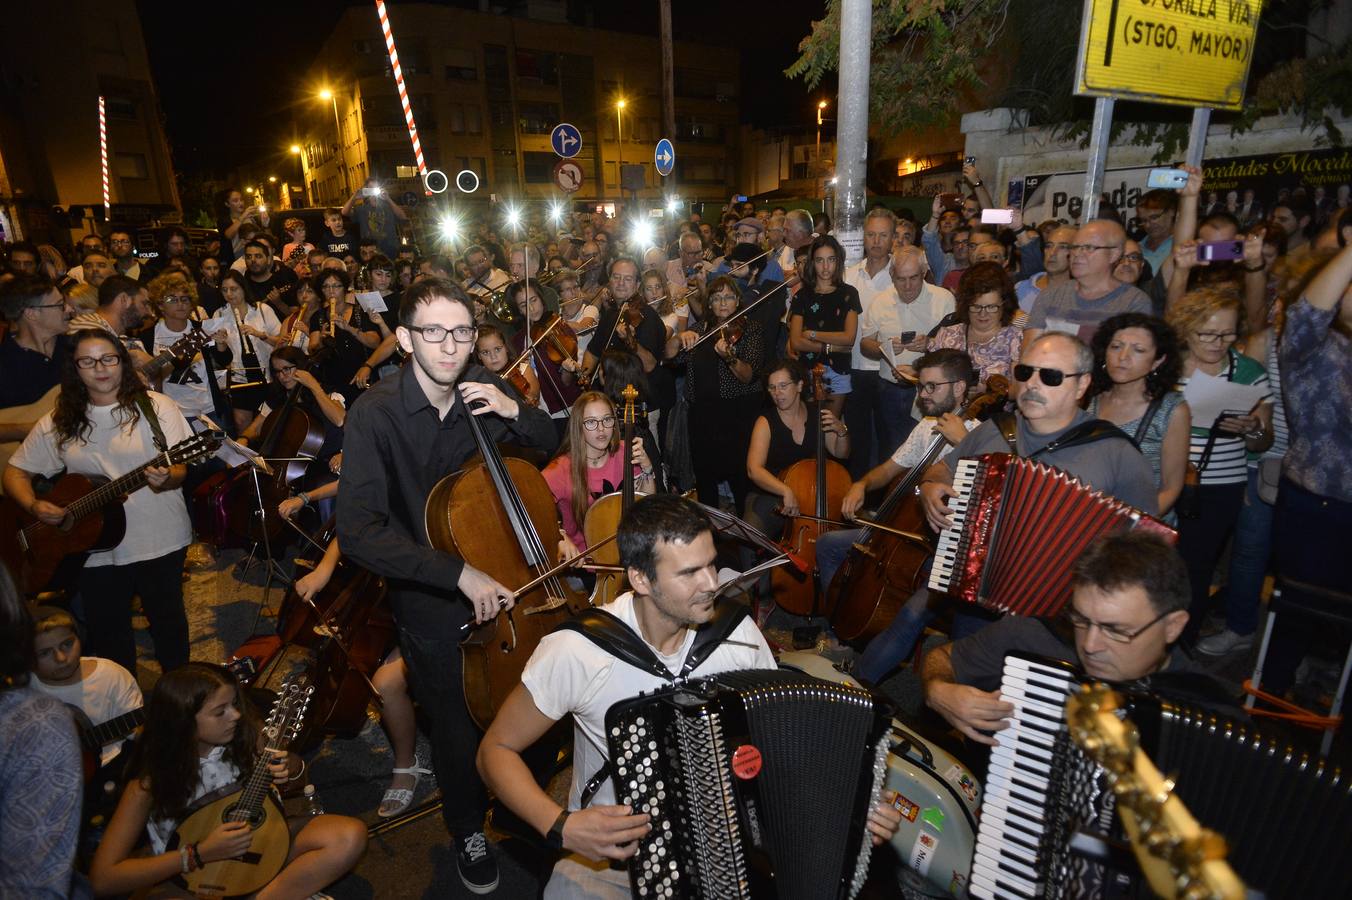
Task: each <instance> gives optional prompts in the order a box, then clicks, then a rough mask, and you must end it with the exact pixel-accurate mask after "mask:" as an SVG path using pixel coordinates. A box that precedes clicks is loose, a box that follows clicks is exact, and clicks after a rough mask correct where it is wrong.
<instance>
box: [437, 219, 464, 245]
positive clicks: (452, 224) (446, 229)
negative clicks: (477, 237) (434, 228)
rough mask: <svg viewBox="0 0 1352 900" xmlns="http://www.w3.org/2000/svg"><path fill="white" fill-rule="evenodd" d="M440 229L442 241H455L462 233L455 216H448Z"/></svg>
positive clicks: (442, 221)
mask: <svg viewBox="0 0 1352 900" xmlns="http://www.w3.org/2000/svg"><path fill="white" fill-rule="evenodd" d="M440 228H441V237H442V240H446V241H454V240H455V237H456V235H457V234H459V232H460V223H459V222H457V221H456V220H455V217H454V216H446V217H445V218H444V219H442V220H441V223H440Z"/></svg>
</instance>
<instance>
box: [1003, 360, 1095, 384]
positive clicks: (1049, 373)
mask: <svg viewBox="0 0 1352 900" xmlns="http://www.w3.org/2000/svg"><path fill="white" fill-rule="evenodd" d="M1034 372H1037V373H1038V377H1039V378H1041V379H1042V383H1043V384H1045V385H1046V386H1047V387H1056V386H1058V385H1059V384H1061V382H1063V381H1065V380H1066V378H1067V377H1070V378H1074V377H1076V376H1077V375H1088V374H1089V373H1088V372H1062V371H1061V370H1060V369H1044V368H1042V367H1041V366H1027V365H1024V364H1023V363H1019V364H1018V365H1016V366H1015V367H1014V380H1015V381H1018V382H1024V381H1027V380H1028V379H1030V378H1032V377H1033V373H1034Z"/></svg>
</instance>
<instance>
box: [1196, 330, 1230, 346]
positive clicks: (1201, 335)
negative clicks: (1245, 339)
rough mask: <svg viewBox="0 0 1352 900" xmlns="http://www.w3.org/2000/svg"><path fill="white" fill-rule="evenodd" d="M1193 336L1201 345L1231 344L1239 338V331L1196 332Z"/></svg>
mask: <svg viewBox="0 0 1352 900" xmlns="http://www.w3.org/2000/svg"><path fill="white" fill-rule="evenodd" d="M1193 336H1194V337H1196V338H1197V341H1198V343H1201V344H1219V343H1227V344H1228V343H1230V342H1231V341H1233V340H1235V339H1236V338H1238V337H1239V332H1237V331H1194V332H1193Z"/></svg>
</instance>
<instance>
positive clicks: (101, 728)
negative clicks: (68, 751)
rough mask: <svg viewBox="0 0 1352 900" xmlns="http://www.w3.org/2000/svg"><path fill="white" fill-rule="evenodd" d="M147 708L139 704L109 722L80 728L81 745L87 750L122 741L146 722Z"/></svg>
mask: <svg viewBox="0 0 1352 900" xmlns="http://www.w3.org/2000/svg"><path fill="white" fill-rule="evenodd" d="M145 720H146V708H145V707H144V706H138V707H137V708H136V709H133V710H132V711H130V712H125V713H123V714H122V715H120V716H118V717H117V718H114V719H109V720H108V721H107V722H100V723H99V724H98V725H94V726H92V727H90V728H82V729H81V730H80V746H81V747H83V748H84V749H86V750H90V751H94V750H98V749H99V748H100V747H102V746H104V745H105V744H111V743H113V742H114V741H120V740H122V739H123V738H124V737H126V736H127V735H129V734H131V733H132V732H133V731H135V730H136V729H137V728H139V727H141V725H143V724H145Z"/></svg>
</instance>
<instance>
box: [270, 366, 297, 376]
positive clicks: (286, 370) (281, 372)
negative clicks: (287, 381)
mask: <svg viewBox="0 0 1352 900" xmlns="http://www.w3.org/2000/svg"><path fill="white" fill-rule="evenodd" d="M294 371H296V367H295V366H282V367H281V368H280V369H273V370H272V374H273V375H277V376H279V377H280V376H282V375H290V374H291V373H292V372H294Z"/></svg>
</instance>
